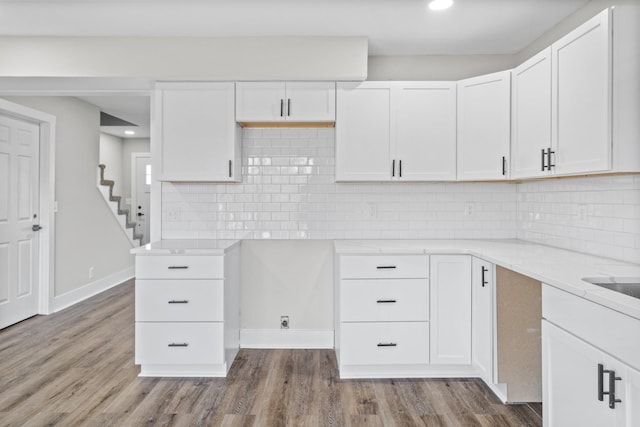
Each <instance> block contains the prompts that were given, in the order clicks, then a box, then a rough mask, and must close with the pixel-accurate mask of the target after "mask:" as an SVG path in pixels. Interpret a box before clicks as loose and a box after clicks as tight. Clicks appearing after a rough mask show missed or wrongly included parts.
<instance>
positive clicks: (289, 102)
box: [287, 98, 291, 117]
mask: <svg viewBox="0 0 640 427" xmlns="http://www.w3.org/2000/svg"><path fill="white" fill-rule="evenodd" d="M287 117H291V98H287Z"/></svg>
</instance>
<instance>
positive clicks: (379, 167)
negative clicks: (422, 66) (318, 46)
mask: <svg viewBox="0 0 640 427" xmlns="http://www.w3.org/2000/svg"><path fill="white" fill-rule="evenodd" d="M337 92H338V93H337V109H338V112H337V120H336V180H337V181H390V180H394V181H437V180H455V137H456V136H455V135H456V134H455V132H456V128H455V123H456V118H455V103H456V98H455V96H456V95H455V83H451V82H365V83H361V84H354V83H339V85H338V91H337Z"/></svg>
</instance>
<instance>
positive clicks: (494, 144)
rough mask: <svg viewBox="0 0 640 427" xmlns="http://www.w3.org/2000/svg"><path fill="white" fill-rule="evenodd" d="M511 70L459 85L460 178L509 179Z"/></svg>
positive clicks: (464, 81) (476, 78)
mask: <svg viewBox="0 0 640 427" xmlns="http://www.w3.org/2000/svg"><path fill="white" fill-rule="evenodd" d="M510 133H511V71H501V72H499V73H492V74H487V75H485V76H479V77H473V78H471V79H466V80H461V81H459V82H458V179H460V180H474V179H477V180H502V179H507V178H508V170H507V166H508V165H507V162H508V160H509V143H510V139H511V135H510Z"/></svg>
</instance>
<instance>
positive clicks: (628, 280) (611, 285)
mask: <svg viewBox="0 0 640 427" xmlns="http://www.w3.org/2000/svg"><path fill="white" fill-rule="evenodd" d="M582 280H584V281H585V282H589V283H591V284H593V285H596V286H600V287H602V288H606V289H611V290H612V291H615V292H620V293H621V294H625V295H629V296H632V297H634V298H638V299H640V277H583V278H582Z"/></svg>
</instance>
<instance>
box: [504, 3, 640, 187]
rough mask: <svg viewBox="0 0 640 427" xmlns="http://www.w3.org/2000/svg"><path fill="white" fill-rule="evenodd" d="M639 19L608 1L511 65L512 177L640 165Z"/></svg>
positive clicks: (634, 10) (635, 10)
mask: <svg viewBox="0 0 640 427" xmlns="http://www.w3.org/2000/svg"><path fill="white" fill-rule="evenodd" d="M614 27H615V28H614ZM639 27H640V5H623V6H616V7H614V8H611V9H606V10H604V11H602V12H601V13H599V14H598V15H596V16H595V17H593V18H592V19H590V20H589V21H587V22H586V23H584V24H583V25H581V26H579V27H578V28H576V29H575V30H573V31H572V32H570V33H569V34H567V35H566V36H564V37H563V38H561V39H560V40H558V41H557V42H555V43H553V44H552V45H551V47H549V48H548V49H546V50H544V51H542V52H540V53H539V54H538V55H536V56H534V57H533V58H531V59H529V60H528V61H526V62H525V63H523V64H522V65H520V66H518V67H517V68H515V69H514V71H513V105H512V117H513V137H512V141H513V143H512V161H513V170H512V171H511V172H512V173H511V177H512V178H534V177H540V176H554V175H577V174H586V173H603V172H638V171H640V144H638V140H639V139H640V120H638V117H640V79H638V75H639V74H640V49H638V38H639V37H640V33H639V32H638V28H639Z"/></svg>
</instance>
